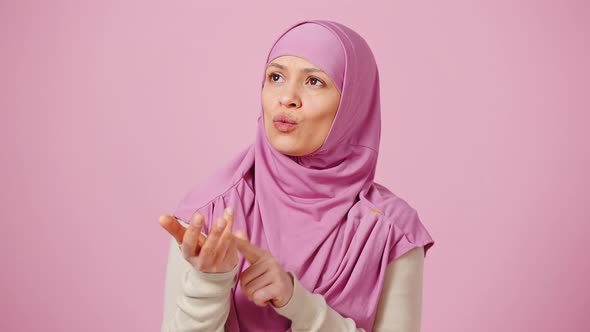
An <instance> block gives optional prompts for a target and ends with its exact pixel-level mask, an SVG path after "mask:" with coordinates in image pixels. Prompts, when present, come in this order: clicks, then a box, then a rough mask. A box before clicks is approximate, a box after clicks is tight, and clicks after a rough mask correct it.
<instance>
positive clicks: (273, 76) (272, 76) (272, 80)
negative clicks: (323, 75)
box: [268, 73, 326, 87]
mask: <svg viewBox="0 0 590 332" xmlns="http://www.w3.org/2000/svg"><path fill="white" fill-rule="evenodd" d="M275 76H278V77H282V76H281V75H280V74H277V73H270V74H268V78H269V79H270V81H271V82H272V83H280V82H278V81H275V80H274V78H275ZM308 81H317V82H319V83H321V85H317V84H312V86H317V87H320V86H325V85H326V83H324V81H322V80H320V79H319V78H317V77H314V76H310V77H309V79H308Z"/></svg>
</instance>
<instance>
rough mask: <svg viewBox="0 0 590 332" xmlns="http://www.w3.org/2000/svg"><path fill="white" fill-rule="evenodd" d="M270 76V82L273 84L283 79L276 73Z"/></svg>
mask: <svg viewBox="0 0 590 332" xmlns="http://www.w3.org/2000/svg"><path fill="white" fill-rule="evenodd" d="M269 76H270V80H271V81H273V82H277V81H278V79H279V78H281V75H279V74H274V73H272V74H270V75H269ZM275 78H276V80H275Z"/></svg>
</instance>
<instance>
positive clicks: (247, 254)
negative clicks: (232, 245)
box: [234, 230, 265, 264]
mask: <svg viewBox="0 0 590 332" xmlns="http://www.w3.org/2000/svg"><path fill="white" fill-rule="evenodd" d="M234 236H235V238H236V245H237V247H238V250H239V251H240V252H241V253H242V255H243V256H244V258H246V259H247V260H248V262H250V264H254V263H255V262H256V261H257V260H258V259H260V257H262V256H264V254H265V250H264V249H261V248H259V247H257V246H256V245H254V244H252V243H250V241H249V240H248V237H247V236H246V235H245V234H244V232H242V231H241V230H238V231H236V232H235V233H234Z"/></svg>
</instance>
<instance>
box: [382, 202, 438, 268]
mask: <svg viewBox="0 0 590 332" xmlns="http://www.w3.org/2000/svg"><path fill="white" fill-rule="evenodd" d="M390 225H391V228H390V233H389V236H390V238H391V240H390V247H389V255H388V258H387V263H388V265H389V264H390V263H391V262H393V261H395V260H396V259H398V258H399V257H401V256H403V255H404V254H406V253H407V252H409V251H410V250H412V249H414V248H417V247H423V248H424V257H426V254H427V252H428V251H429V249H430V248H431V247H432V246H433V245H434V240H433V239H432V236H431V235H430V233H429V232H428V230H427V229H426V227H425V226H424V224H423V223H422V221H421V220H420V217H419V216H418V212H417V211H416V210H414V209H406V211H404V212H402V213H399V214H398V215H397V219H396V222H392V221H390Z"/></svg>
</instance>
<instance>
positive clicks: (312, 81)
mask: <svg viewBox="0 0 590 332" xmlns="http://www.w3.org/2000/svg"><path fill="white" fill-rule="evenodd" d="M309 82H311V83H312V85H315V84H313V83H314V82H319V83H321V85H324V83H323V82H322V81H320V80H319V79H317V78H315V77H312V78H310V79H309ZM321 85H318V86H321Z"/></svg>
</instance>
